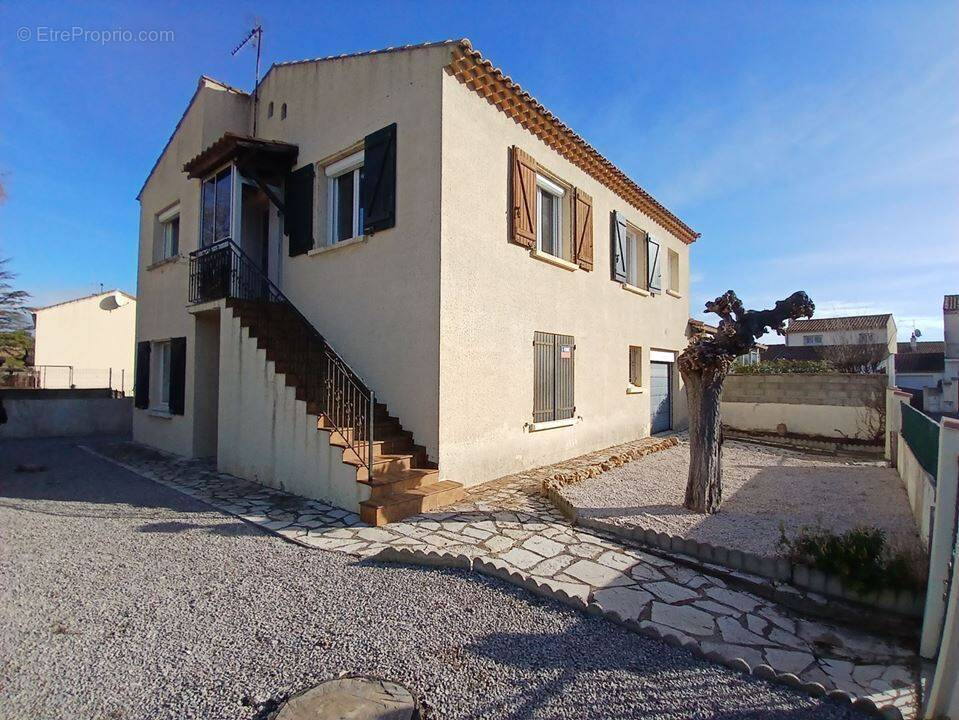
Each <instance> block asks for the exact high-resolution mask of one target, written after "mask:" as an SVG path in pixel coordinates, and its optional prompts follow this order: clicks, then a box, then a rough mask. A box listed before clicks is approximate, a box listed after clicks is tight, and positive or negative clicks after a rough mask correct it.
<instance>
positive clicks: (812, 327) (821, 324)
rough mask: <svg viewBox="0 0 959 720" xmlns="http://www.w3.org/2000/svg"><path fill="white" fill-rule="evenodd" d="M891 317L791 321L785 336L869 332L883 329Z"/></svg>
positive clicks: (887, 314) (858, 316) (888, 314)
mask: <svg viewBox="0 0 959 720" xmlns="http://www.w3.org/2000/svg"><path fill="white" fill-rule="evenodd" d="M890 317H892V315H891V314H890V313H885V314H883V315H851V316H849V317H835V318H812V319H811V320H793V321H792V322H790V323H789V325H788V327H787V328H786V334H787V335H788V334H789V333H796V332H828V331H830V330H869V329H872V328H884V327H886V324H887V323H888V322H889V318H890Z"/></svg>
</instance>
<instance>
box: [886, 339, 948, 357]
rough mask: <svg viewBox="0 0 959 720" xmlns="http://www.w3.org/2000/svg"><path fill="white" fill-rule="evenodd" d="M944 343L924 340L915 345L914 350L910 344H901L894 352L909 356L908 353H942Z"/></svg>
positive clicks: (944, 349)
mask: <svg viewBox="0 0 959 720" xmlns="http://www.w3.org/2000/svg"><path fill="white" fill-rule="evenodd" d="M945 351H946V343H944V342H943V341H942V340H924V341H923V342H917V343H916V349H915V350H913V349H912V343H907V342H901V343H898V344H897V346H896V352H897V353H898V354H900V355H909V354H910V353H944V352H945Z"/></svg>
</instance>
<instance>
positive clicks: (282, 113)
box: [280, 103, 286, 120]
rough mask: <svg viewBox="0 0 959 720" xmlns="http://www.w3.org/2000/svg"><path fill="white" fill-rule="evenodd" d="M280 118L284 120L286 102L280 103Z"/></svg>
mask: <svg viewBox="0 0 959 720" xmlns="http://www.w3.org/2000/svg"><path fill="white" fill-rule="evenodd" d="M280 120H286V103H283V104H282V105H280Z"/></svg>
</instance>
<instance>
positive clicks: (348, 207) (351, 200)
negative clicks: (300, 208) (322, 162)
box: [326, 150, 363, 245]
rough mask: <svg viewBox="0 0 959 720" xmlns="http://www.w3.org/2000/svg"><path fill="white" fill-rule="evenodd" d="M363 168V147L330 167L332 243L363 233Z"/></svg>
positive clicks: (330, 238) (328, 175)
mask: <svg viewBox="0 0 959 720" xmlns="http://www.w3.org/2000/svg"><path fill="white" fill-rule="evenodd" d="M362 169H363V151H362V150H360V151H359V152H357V153H354V154H352V155H350V156H349V157H345V158H343V159H342V160H339V161H337V162H335V163H333V164H332V165H329V166H328V167H327V168H326V177H327V179H328V182H327V196H328V203H327V210H328V212H327V214H328V216H329V226H328V238H329V241H328V243H327V244H329V245H335V244H336V243H339V242H344V241H346V240H352V239H353V238H359V237H362V235H363V210H362V208H361V206H360V173H361V171H362Z"/></svg>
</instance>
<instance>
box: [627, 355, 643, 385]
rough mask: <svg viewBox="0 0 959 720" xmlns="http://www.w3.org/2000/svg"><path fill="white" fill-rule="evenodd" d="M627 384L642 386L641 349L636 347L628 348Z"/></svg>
mask: <svg viewBox="0 0 959 720" xmlns="http://www.w3.org/2000/svg"><path fill="white" fill-rule="evenodd" d="M629 384H630V385H631V386H632V387H636V388H640V387H642V386H643V349H642V348H641V347H639V346H637V345H630V346H629Z"/></svg>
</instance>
